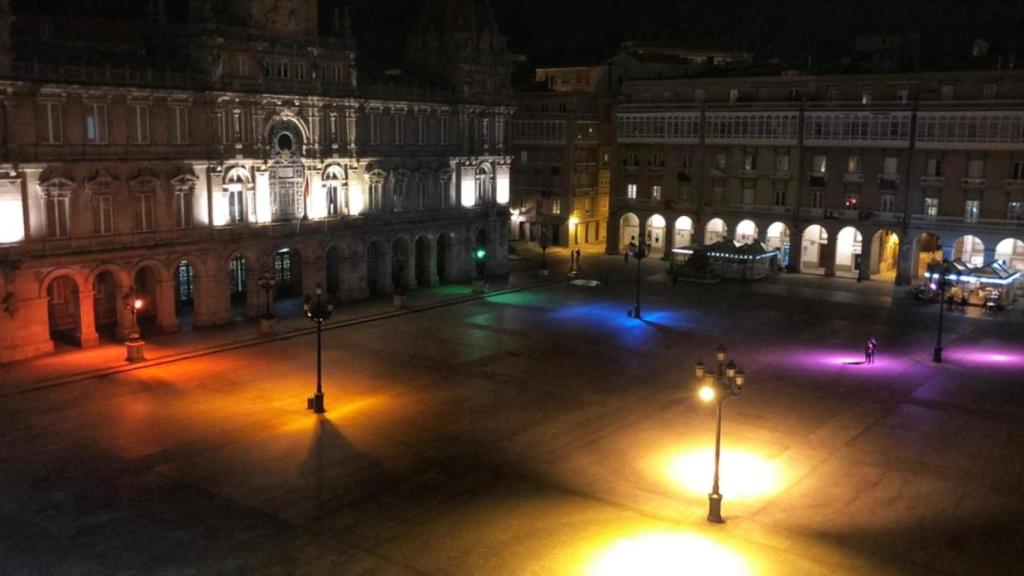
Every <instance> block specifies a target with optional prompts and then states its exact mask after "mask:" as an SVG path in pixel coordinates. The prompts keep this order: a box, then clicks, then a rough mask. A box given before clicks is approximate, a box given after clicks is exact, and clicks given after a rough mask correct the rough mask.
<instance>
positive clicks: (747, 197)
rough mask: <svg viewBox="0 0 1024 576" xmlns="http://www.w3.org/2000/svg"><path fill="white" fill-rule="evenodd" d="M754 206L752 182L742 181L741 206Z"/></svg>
mask: <svg viewBox="0 0 1024 576" xmlns="http://www.w3.org/2000/svg"><path fill="white" fill-rule="evenodd" d="M753 204H754V181H753V180H744V181H743V205H744V206H752V205H753Z"/></svg>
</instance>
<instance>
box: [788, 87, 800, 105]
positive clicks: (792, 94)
mask: <svg viewBox="0 0 1024 576" xmlns="http://www.w3.org/2000/svg"><path fill="white" fill-rule="evenodd" d="M788 97H789V100H790V101H791V102H798V101H799V100H800V89H799V88H790V89H789V93H788Z"/></svg>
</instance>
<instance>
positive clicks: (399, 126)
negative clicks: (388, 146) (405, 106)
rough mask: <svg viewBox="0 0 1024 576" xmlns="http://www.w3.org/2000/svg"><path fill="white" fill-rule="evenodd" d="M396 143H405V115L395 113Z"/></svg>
mask: <svg viewBox="0 0 1024 576" xmlns="http://www.w3.org/2000/svg"><path fill="white" fill-rule="evenodd" d="M395 144H398V145H402V144H405V116H404V115H402V114H401V113H398V114H395Z"/></svg>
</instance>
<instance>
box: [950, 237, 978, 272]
mask: <svg viewBox="0 0 1024 576" xmlns="http://www.w3.org/2000/svg"><path fill="white" fill-rule="evenodd" d="M953 259H954V260H963V261H964V262H966V263H968V264H971V265H972V266H981V265H983V264H985V243H984V242H982V241H981V239H980V238H978V237H977V236H961V237H960V238H957V240H956V242H954V243H953Z"/></svg>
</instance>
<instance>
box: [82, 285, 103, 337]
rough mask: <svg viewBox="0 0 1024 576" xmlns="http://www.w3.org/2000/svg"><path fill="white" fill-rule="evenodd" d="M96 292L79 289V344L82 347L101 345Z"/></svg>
mask: <svg viewBox="0 0 1024 576" xmlns="http://www.w3.org/2000/svg"><path fill="white" fill-rule="evenodd" d="M95 297H96V294H95V293H94V292H93V291H92V290H79V291H78V334H76V336H77V337H78V345H79V346H81V347H82V348H93V347H95V346H99V344H100V335H99V334H98V333H96V312H95V305H96V303H95V301H94V300H93V299H94V298H95Z"/></svg>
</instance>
